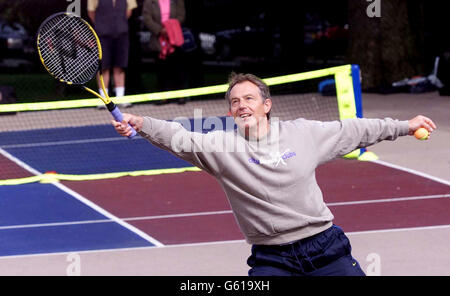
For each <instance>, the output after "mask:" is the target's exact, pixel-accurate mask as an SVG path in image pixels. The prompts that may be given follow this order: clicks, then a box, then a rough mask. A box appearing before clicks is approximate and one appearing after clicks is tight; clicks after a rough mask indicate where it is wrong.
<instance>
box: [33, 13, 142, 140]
mask: <svg viewBox="0 0 450 296" xmlns="http://www.w3.org/2000/svg"><path fill="white" fill-rule="evenodd" d="M37 49H38V52H39V57H40V59H41V62H42V64H43V65H44V67H45V69H47V71H48V72H49V73H50V74H51V75H52V76H53V77H54V78H56V79H57V80H59V81H61V82H63V83H66V84H69V85H79V86H81V87H83V88H84V89H85V90H86V91H88V92H90V93H91V94H93V95H95V96H96V97H98V98H100V99H101V100H102V101H103V102H104V103H105V105H106V107H107V108H108V110H109V111H110V112H111V114H112V116H113V117H114V119H115V120H116V121H117V122H122V121H123V119H124V118H123V115H122V113H121V112H120V110H119V108H118V107H117V106H116V104H114V102H113V101H112V100H111V99H110V98H109V96H108V94H107V92H106V90H105V85H104V82H103V77H102V71H101V60H102V48H101V45H100V40H99V39H98V36H97V34H96V33H95V31H94V29H93V28H92V27H91V26H90V25H89V24H88V23H87V22H86V21H85V20H83V19H82V18H80V17H78V16H77V15H75V14H71V13H66V12H61V13H57V14H54V15H52V16H50V17H48V18H47V19H46V20H45V21H44V22H43V23H42V24H41V26H40V27H39V30H38V34H37ZM97 73H99V78H100V84H101V86H102V89H103V92H104V94H105V97H102V96H101V95H100V94H99V93H97V92H95V91H93V90H92V89H90V88H88V87H86V86H85V85H84V84H86V83H87V82H89V81H90V80H92V79H93V78H94V77H95V76H96V74H97ZM127 135H128V137H129V138H132V137H134V136H135V135H136V130H135V129H134V128H132V127H131V126H129V132H128V133H127Z"/></svg>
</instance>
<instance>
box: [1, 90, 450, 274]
mask: <svg viewBox="0 0 450 296" xmlns="http://www.w3.org/2000/svg"><path fill="white" fill-rule="evenodd" d="M395 96H399V97H397V98H396V102H397V106H395V108H393V106H392V104H391V103H390V101H389V96H380V95H373V94H367V95H364V112H365V117H378V118H380V117H386V116H391V117H394V118H401V119H409V118H410V117H412V116H415V115H417V114H416V113H417V110H418V108H419V107H421V105H425V106H424V107H425V108H426V107H427V106H428V108H426V109H423V110H425V111H424V112H423V113H426V114H424V115H428V116H429V117H431V118H433V119H434V120H435V122H436V123H437V125H438V128H439V130H438V131H437V132H436V133H435V134H433V137H432V139H431V140H430V141H425V142H418V141H417V140H415V139H411V137H405V138H402V139H399V140H397V141H396V142H395V143H389V142H383V143H380V144H378V145H376V146H374V147H373V148H371V149H370V150H371V151H374V152H376V154H377V155H378V156H379V157H380V159H379V161H373V162H372V161H371V162H366V161H358V160H355V159H350V160H349V159H337V160H334V161H331V162H329V163H327V164H325V165H322V166H320V167H319V168H318V169H317V180H318V182H319V185H321V188H322V191H323V194H324V199H325V202H326V203H327V204H328V206H329V207H330V209H331V211H332V212H333V213H334V215H335V223H336V224H338V225H340V226H341V227H342V228H343V229H344V231H346V232H347V234H348V235H349V237H350V239H351V241H352V244H353V249H354V250H353V252H354V256H355V257H356V258H357V259H358V260H359V261H360V263H361V266H362V267H363V268H366V269H367V268H370V264H371V263H373V262H372V261H370V260H369V259H370V258H371V257H369V255H370V254H372V255H373V254H375V255H376V256H379V257H378V258H379V259H380V260H381V274H383V275H395V274H417V275H436V274H441V275H443V274H446V275H448V268H447V266H448V264H449V263H450V257H449V256H448V251H446V250H447V246H448V243H449V241H448V238H449V237H450V236H449V232H450V216H449V215H448V210H449V209H450V199H449V197H450V185H449V184H450V183H449V180H450V176H449V175H448V173H449V171H450V170H449V168H450V165H449V161H450V159H449V157H450V153H449V151H450V149H449V147H450V143H449V142H448V139H449V134H450V122H449V119H448V114H447V111H445V110H448V107H449V101H448V100H447V98H446V97H438V96H437V95H436V94H433V93H431V94H428V96H429V97H428V98H425V99H426V100H428V102H429V101H430V100H433V106H432V107H430V106H429V105H428V104H427V101H424V100H423V98H419V97H417V96H414V95H404V94H402V95H395ZM293 99H295V98H293V97H292V96H279V97H277V98H274V100H276V103H275V104H274V106H278V107H277V108H279V109H278V110H275V111H278V114H277V113H275V114H277V115H281V116H280V117H282V118H286V119H288V117H289V116H295V114H293V110H292V108H291V107H290V106H291V105H289V104H291V101H292V100H293ZM200 108H201V110H202V112H203V114H202V117H203V120H204V119H205V118H207V117H208V116H220V117H219V118H220V119H221V120H222V122H224V121H226V117H225V115H226V112H227V105H226V103H225V102H223V100H211V101H208V103H205V102H204V101H192V102H189V103H188V104H186V105H176V106H174V105H169V106H156V105H147V104H143V105H139V104H138V105H135V106H133V107H132V108H131V109H130V110H127V111H129V112H132V113H137V114H149V115H152V116H155V117H161V118H165V117H167V116H166V114H168V113H171V114H177V115H178V116H186V117H188V118H191V122H192V123H193V124H192V126H194V121H193V120H194V119H192V118H193V110H194V109H200ZM175 109H176V110H175ZM419 109H420V108H419ZM284 110H287V111H284ZM426 111H429V112H426ZM283 112H288V114H287V115H289V116H283V114H284V113H283ZM76 114H79V116H76ZM81 114H82V115H81ZM74 115H75V116H74ZM284 115H286V114H284ZM8 116H9V115H8ZM8 116H2V118H0V121H1V123H2V124H1V126H2V128H3V130H2V132H0V143H1V144H0V146H1V147H0V152H1V153H0V165H1V168H2V169H1V176H0V180H7V179H15V180H19V179H24V180H26V179H27V178H29V177H33V176H37V175H38V176H41V177H42V176H45V177H44V178H40V179H39V180H40V182H39V181H37V182H24V183H23V184H16V185H5V186H0V196H1V198H0V205H1V206H0V235H1V238H2V239H1V240H0V274H2V275H29V274H32V275H47V274H49V275H65V274H68V273H69V271H68V268H69V267H70V266H71V263H73V261H72V259H73V256H76V257H77V258H78V259H79V263H80V274H82V275H246V272H247V266H246V264H245V260H246V258H247V256H248V255H249V254H250V246H249V245H247V244H246V243H245V242H244V240H243V236H242V235H241V233H240V231H239V229H238V227H237V225H236V223H235V220H234V217H233V214H232V212H231V210H230V207H229V204H228V202H227V199H226V197H225V194H224V193H223V191H222V189H221V187H220V185H219V184H218V183H217V182H216V181H215V180H214V179H213V178H212V177H211V176H209V175H207V174H206V173H205V172H202V171H199V170H195V169H192V168H191V165H190V164H189V163H187V162H184V161H182V160H180V159H178V158H176V157H174V156H173V155H171V154H170V153H168V152H165V151H163V150H160V149H159V148H156V147H154V146H152V145H150V144H149V143H148V142H147V141H146V140H144V139H142V138H140V137H137V138H135V139H133V140H129V139H125V138H122V137H120V136H118V135H117V134H116V133H115V131H114V130H113V128H112V126H111V125H109V124H107V122H108V121H109V120H110V119H109V115H108V113H107V112H104V111H101V110H96V109H93V108H91V109H80V110H59V111H58V110H56V111H45V114H44V117H43V118H44V120H35V118H34V117H33V116H36V115H35V114H34V113H33V112H29V113H28V112H21V113H18V114H16V115H12V116H16V117H15V120H16V119H18V120H16V122H19V121H21V120H24V121H30V122H31V121H33V128H32V129H31V130H30V128H29V127H28V128H23V129H22V128H20V127H17V126H15V127H14V130H12V128H11V121H10V120H9V119H8ZM41 116H42V114H41ZM77 118H83V120H77ZM41 119H42V118H41ZM85 119H86V120H85ZM87 120H92V122H89V125H86V122H87ZM59 121H61V124H57V126H56V127H55V125H56V124H55V122H59ZM49 122H51V123H50V127H49V126H48V124H49ZM203 122H204V121H203ZM203 131H204V132H205V131H207V129H204V130H203ZM418 159H420V160H421V161H417V160H418ZM438 159H439V160H438ZM171 170H172V171H171ZM117 171H120V172H143V173H140V174H134V175H133V174H125V175H123V176H110V175H108V174H109V173H110V172H117ZM45 173H47V174H45ZM53 174H61V175H67V176H85V178H84V179H83V180H73V179H71V178H62V179H59V180H55V179H52V178H51V176H52V175H53ZM99 175H100V176H103V177H98V178H96V177H93V178H92V179H89V178H86V176H99ZM105 176H108V177H105Z"/></svg>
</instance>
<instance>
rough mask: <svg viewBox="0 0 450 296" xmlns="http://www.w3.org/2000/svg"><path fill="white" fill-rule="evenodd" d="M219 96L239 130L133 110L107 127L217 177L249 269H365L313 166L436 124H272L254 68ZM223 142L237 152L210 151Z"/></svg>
mask: <svg viewBox="0 0 450 296" xmlns="http://www.w3.org/2000/svg"><path fill="white" fill-rule="evenodd" d="M225 98H226V99H227V101H228V104H229V107H230V113H231V115H232V116H233V118H234V120H235V122H236V124H237V126H238V128H237V129H236V130H233V131H223V130H219V131H213V132H210V133H207V134H201V133H195V132H190V131H187V130H186V129H184V128H183V126H182V125H181V124H179V123H176V122H168V121H164V120H157V119H154V118H151V117H141V116H136V115H131V114H124V120H123V122H116V121H113V122H112V124H113V126H114V128H115V129H116V131H117V132H118V133H119V134H121V135H123V136H129V135H130V134H131V130H130V128H129V127H128V124H130V125H131V126H132V127H133V128H134V129H135V130H136V131H138V132H139V134H140V135H141V136H142V137H144V138H145V139H147V140H148V141H150V142H151V143H152V144H154V145H156V146H157V147H160V148H162V149H165V150H167V151H170V152H171V153H173V154H175V155H176V156H178V157H180V158H182V159H184V160H186V161H188V162H190V163H192V164H193V165H195V166H197V167H199V168H201V169H202V170H204V171H206V172H207V173H209V174H211V175H212V176H214V177H215V178H216V179H217V180H218V182H219V183H220V184H221V185H222V188H223V189H224V191H225V194H226V196H227V198H228V200H229V203H230V205H231V208H232V210H233V214H234V216H235V218H236V222H237V224H238V225H239V227H240V229H241V231H242V233H243V234H244V236H245V238H246V240H247V242H248V243H250V244H252V254H251V256H250V257H249V258H248V260H247V264H248V265H249V266H250V270H249V275H276V276H283V275H284V276H286V275H354V276H362V275H364V272H363V271H362V270H361V268H360V266H359V264H358V262H357V261H356V260H355V259H354V258H353V257H352V255H351V246H350V242H349V240H348V238H347V236H346V235H345V234H344V232H343V231H342V229H341V228H339V227H338V226H336V225H334V224H333V218H334V217H333V214H332V213H331V211H330V210H329V209H328V207H327V205H326V204H325V202H324V200H323V196H322V192H321V190H320V188H319V186H318V184H317V181H316V178H315V169H316V168H317V166H318V165H320V164H322V163H324V162H326V161H329V160H331V159H333V158H336V157H339V156H342V155H345V154H347V153H349V152H351V151H353V150H355V149H357V148H362V147H367V146H370V145H373V144H375V143H378V142H380V141H382V140H395V139H396V138H397V137H399V136H405V135H412V134H413V133H414V131H415V130H417V129H418V128H420V127H424V128H426V129H427V130H428V131H429V132H432V131H433V130H434V129H435V128H436V126H435V124H434V123H433V122H432V121H431V120H430V119H429V118H427V117H425V116H421V115H419V116H416V117H414V118H413V119H411V120H409V121H399V120H394V119H390V118H385V119H346V120H342V121H332V122H320V121H312V120H306V119H303V118H298V119H296V120H291V121H278V120H276V119H275V118H271V117H270V111H271V108H272V100H271V99H270V92H269V88H268V87H267V85H266V84H265V83H264V82H263V81H262V80H261V79H259V78H258V77H256V76H254V75H251V74H233V75H232V76H231V77H230V81H229V87H228V91H227V93H226V95H225ZM180 135H181V137H180ZM173 138H180V139H184V141H182V142H184V143H186V142H187V143H190V144H192V145H193V146H194V148H195V149H191V148H192V147H191V146H190V145H186V146H185V145H183V143H181V142H179V141H173ZM230 141H231V142H233V143H236V144H237V145H236V146H232V147H244V149H238V150H233V149H220V151H218V149H213V148H214V147H212V145H213V144H212V143H215V145H217V143H223V144H224V145H226V144H227V143H229V142H230ZM215 147H216V148H217V147H218V146H215ZM192 202H195V200H194V201H192Z"/></svg>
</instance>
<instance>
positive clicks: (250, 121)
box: [230, 81, 272, 129]
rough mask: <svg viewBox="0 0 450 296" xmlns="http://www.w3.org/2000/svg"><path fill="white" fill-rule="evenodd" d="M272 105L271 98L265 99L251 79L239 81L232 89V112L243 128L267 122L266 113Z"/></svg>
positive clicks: (237, 122) (238, 124) (239, 125)
mask: <svg viewBox="0 0 450 296" xmlns="http://www.w3.org/2000/svg"><path fill="white" fill-rule="evenodd" d="M271 107H272V102H271V100H270V99H266V100H263V98H262V97H261V93H260V91H259V88H258V87H257V86H256V85H255V84H253V83H252V82H250V81H244V82H241V83H238V84H236V85H235V86H234V87H233V88H232V89H231V92H230V113H231V115H232V116H233V118H234V121H235V122H236V124H237V126H238V127H239V128H241V129H242V128H253V127H256V126H257V124H258V123H259V124H261V123H267V115H266V114H267V113H268V112H269V111H270V108H271Z"/></svg>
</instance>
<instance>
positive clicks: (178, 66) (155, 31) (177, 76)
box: [142, 0, 187, 103]
mask: <svg viewBox="0 0 450 296" xmlns="http://www.w3.org/2000/svg"><path fill="white" fill-rule="evenodd" d="M142 16H143V18H144V23H145V25H146V26H147V28H148V29H149V30H150V32H151V34H152V35H151V37H150V49H151V50H152V51H154V57H155V61H156V63H155V64H156V73H157V87H158V90H159V91H168V90H177V89H182V88H184V87H185V86H186V84H185V82H186V81H187V77H186V71H185V69H184V67H185V61H184V54H183V51H182V50H181V48H179V47H177V48H175V50H174V51H173V52H172V53H171V54H169V55H166V56H165V58H161V55H160V54H161V52H162V49H163V47H162V46H161V44H160V41H159V39H160V37H161V35H167V32H166V29H165V27H164V25H163V24H164V22H166V21H167V20H169V19H177V20H178V21H179V22H180V25H183V23H184V20H185V16H186V10H185V4H184V0H145V2H144V7H143V10H142ZM177 101H178V102H179V103H184V99H179V100H177ZM166 102H167V101H165V100H164V101H160V103H166Z"/></svg>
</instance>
